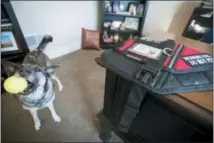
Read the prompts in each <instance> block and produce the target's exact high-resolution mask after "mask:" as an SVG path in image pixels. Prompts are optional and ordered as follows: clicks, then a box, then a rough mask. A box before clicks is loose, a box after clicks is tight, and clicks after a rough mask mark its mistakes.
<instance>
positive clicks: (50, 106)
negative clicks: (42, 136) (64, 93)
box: [48, 103, 61, 122]
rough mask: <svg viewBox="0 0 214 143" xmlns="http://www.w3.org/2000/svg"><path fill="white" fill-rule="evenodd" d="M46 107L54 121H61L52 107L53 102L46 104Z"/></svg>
mask: <svg viewBox="0 0 214 143" xmlns="http://www.w3.org/2000/svg"><path fill="white" fill-rule="evenodd" d="M48 108H49V110H50V112H51V115H52V118H53V119H54V121H55V122H60V121H61V118H60V116H59V115H57V113H56V111H55V109H54V105H53V103H51V104H50V105H48Z"/></svg>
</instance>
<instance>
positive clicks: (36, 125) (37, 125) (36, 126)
mask: <svg viewBox="0 0 214 143" xmlns="http://www.w3.org/2000/svg"><path fill="white" fill-rule="evenodd" d="M34 127H35V130H36V131H38V130H39V129H40V127H41V124H40V123H38V124H35V125H34Z"/></svg>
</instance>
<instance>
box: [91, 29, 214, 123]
mask: <svg viewBox="0 0 214 143" xmlns="http://www.w3.org/2000/svg"><path fill="white" fill-rule="evenodd" d="M163 35H164V36H163ZM145 38H146V39H151V40H160V41H161V40H166V39H173V40H175V41H176V42H177V43H179V44H184V45H186V46H191V47H194V48H196V49H199V50H200V51H202V52H206V53H210V54H213V53H212V51H213V47H212V46H211V45H208V44H206V43H202V42H200V41H195V40H192V39H188V38H184V37H182V36H175V35H173V34H170V33H158V34H155V35H154V36H153V35H152V36H148V37H145ZM95 61H96V62H97V63H98V64H99V65H101V66H103V67H105V65H104V63H103V59H102V58H101V57H97V58H96V59H95ZM164 98H165V99H166V100H168V101H170V102H171V103H173V104H179V105H180V106H182V107H184V108H186V109H189V110H191V111H192V112H194V113H196V114H200V116H206V115H205V114H207V112H208V113H212V112H213V90H210V91H200V92H186V93H177V95H164ZM209 120H210V118H209Z"/></svg>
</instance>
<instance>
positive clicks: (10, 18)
mask: <svg viewBox="0 0 214 143" xmlns="http://www.w3.org/2000/svg"><path fill="white" fill-rule="evenodd" d="M8 31H9V32H12V33H13V36H14V38H15V42H16V45H17V47H18V50H14V51H7V52H1V60H7V61H11V62H14V63H21V62H22V60H23V59H24V57H25V55H26V54H27V53H28V52H29V49H28V46H27V43H26V41H25V38H24V35H23V33H22V30H21V28H20V26H19V23H18V21H17V18H16V16H15V13H14V11H13V8H12V6H11V3H10V1H7V2H2V3H1V32H8ZM6 77H7V75H6V73H5V71H4V68H3V66H2V65H1V85H2V82H4V79H5V78H6ZM3 92H4V89H3V86H1V93H3Z"/></svg>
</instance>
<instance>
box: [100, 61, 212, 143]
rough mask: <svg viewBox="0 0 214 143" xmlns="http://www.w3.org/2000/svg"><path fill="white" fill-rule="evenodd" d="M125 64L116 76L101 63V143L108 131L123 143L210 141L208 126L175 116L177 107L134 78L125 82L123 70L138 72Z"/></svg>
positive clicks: (195, 119) (187, 116)
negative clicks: (123, 142) (102, 102)
mask: <svg viewBox="0 0 214 143" xmlns="http://www.w3.org/2000/svg"><path fill="white" fill-rule="evenodd" d="M130 60H131V59H130ZM125 63H126V66H124V69H120V71H121V72H118V71H115V70H114V69H113V68H111V67H109V65H108V64H105V61H104V64H105V66H106V68H107V70H106V79H105V96H104V107H103V110H102V112H101V113H100V114H99V117H100V127H101V131H100V138H101V139H102V140H103V141H108V140H109V138H110V137H111V130H113V131H115V132H116V133H117V134H118V135H119V136H120V137H121V138H122V139H123V140H124V141H125V142H143V141H149V142H152V141H154V142H160V141H162V142H163V141H167V142H184V141H185V142H191V141H197V142H200V141H202V142H209V141H212V124H210V123H208V122H204V121H203V120H201V119H198V118H195V117H194V116H192V115H191V114H188V115H187V113H186V112H177V111H178V109H176V108H178V107H173V106H172V105H169V104H168V103H166V102H164V101H162V100H160V96H156V94H155V93H154V92H153V91H151V90H150V89H149V88H145V87H144V86H142V85H141V84H139V83H137V82H135V81H134V77H131V76H130V78H127V76H125V74H127V70H128V73H136V72H137V71H138V70H139V68H136V69H134V68H130V67H129V63H128V60H127V61H126V62H125ZM135 67H136V65H135ZM139 67H140V66H139ZM137 69H138V70H137ZM125 70H126V71H125ZM123 73H124V74H123ZM158 97H159V98H158Z"/></svg>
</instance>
